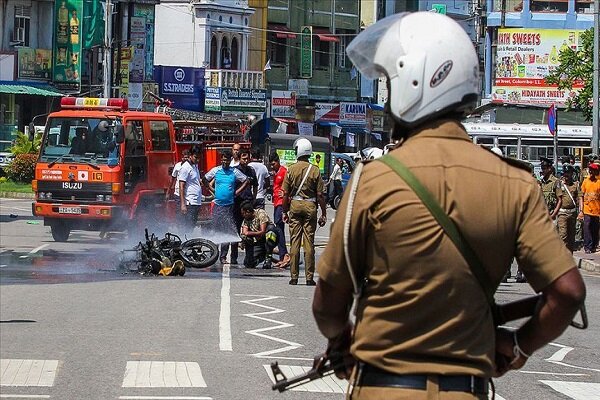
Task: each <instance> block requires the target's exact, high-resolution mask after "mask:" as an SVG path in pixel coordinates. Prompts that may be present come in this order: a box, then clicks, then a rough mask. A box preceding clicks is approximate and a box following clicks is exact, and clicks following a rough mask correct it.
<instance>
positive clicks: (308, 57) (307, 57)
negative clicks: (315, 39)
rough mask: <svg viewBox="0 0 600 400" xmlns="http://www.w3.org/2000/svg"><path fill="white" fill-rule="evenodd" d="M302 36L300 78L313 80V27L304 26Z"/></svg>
mask: <svg viewBox="0 0 600 400" xmlns="http://www.w3.org/2000/svg"><path fill="white" fill-rule="evenodd" d="M301 33H302V34H301V35H300V76H301V77H302V78H312V67H313V60H312V26H303V27H302V32H301Z"/></svg>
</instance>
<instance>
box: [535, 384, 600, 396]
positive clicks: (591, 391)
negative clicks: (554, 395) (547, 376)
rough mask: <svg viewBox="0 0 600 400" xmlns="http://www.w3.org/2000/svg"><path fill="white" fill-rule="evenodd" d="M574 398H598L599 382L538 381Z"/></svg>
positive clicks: (599, 391) (599, 394)
mask: <svg viewBox="0 0 600 400" xmlns="http://www.w3.org/2000/svg"><path fill="white" fill-rule="evenodd" d="M540 382H542V383H543V384H546V385H548V386H550V387H551V388H552V389H554V390H556V391H557V392H559V393H562V394H564V395H566V396H567V397H569V398H571V399H574V400H600V383H589V382H564V381H540Z"/></svg>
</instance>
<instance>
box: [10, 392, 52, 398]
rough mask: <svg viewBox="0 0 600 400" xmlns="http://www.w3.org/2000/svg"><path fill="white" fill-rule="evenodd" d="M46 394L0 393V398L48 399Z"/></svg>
mask: <svg viewBox="0 0 600 400" xmlns="http://www.w3.org/2000/svg"><path fill="white" fill-rule="evenodd" d="M49 398H50V395H47V394H6V393H1V394H0V399H49Z"/></svg>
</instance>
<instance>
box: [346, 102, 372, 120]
mask: <svg viewBox="0 0 600 400" xmlns="http://www.w3.org/2000/svg"><path fill="white" fill-rule="evenodd" d="M340 124H341V125H366V124H367V105H366V104H365V103H340Z"/></svg>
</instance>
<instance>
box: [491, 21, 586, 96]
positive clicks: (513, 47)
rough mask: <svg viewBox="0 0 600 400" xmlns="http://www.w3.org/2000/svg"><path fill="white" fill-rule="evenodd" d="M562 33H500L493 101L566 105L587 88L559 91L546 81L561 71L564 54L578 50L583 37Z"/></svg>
mask: <svg viewBox="0 0 600 400" xmlns="http://www.w3.org/2000/svg"><path fill="white" fill-rule="evenodd" d="M581 32H582V31H577V30H560V29H499V32H498V46H497V53H496V68H495V72H496V76H495V79H494V86H493V89H492V101H495V102H502V103H509V104H537V105H550V104H552V103H556V104H557V105H564V104H565V102H566V100H567V99H568V98H569V97H571V96H573V95H574V94H575V93H576V91H578V90H579V89H581V87H582V86H583V85H582V84H581V83H576V84H575V85H574V89H573V90H572V91H567V90H559V89H558V87H557V86H553V85H549V84H547V83H546V81H545V78H546V77H547V76H548V75H549V74H550V73H551V72H552V71H553V70H554V69H556V68H557V67H558V65H559V55H560V52H561V51H562V50H564V49H566V48H572V49H577V47H578V45H579V41H580V37H579V36H580V33H581Z"/></svg>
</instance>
